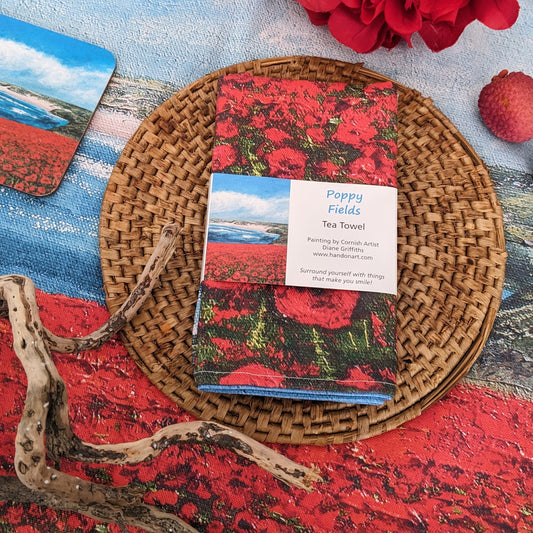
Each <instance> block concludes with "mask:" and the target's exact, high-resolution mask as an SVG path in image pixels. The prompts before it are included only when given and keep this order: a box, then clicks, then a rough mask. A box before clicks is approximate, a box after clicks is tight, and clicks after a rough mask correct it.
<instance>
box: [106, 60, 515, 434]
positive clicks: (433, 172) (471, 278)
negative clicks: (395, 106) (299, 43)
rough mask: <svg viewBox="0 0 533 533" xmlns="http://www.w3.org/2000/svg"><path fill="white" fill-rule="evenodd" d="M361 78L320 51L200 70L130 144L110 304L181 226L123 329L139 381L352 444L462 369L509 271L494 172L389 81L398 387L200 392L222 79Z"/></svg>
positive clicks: (436, 391) (178, 397) (194, 406)
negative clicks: (372, 397)
mask: <svg viewBox="0 0 533 533" xmlns="http://www.w3.org/2000/svg"><path fill="white" fill-rule="evenodd" d="M244 71H248V72H251V73H252V74H256V75H262V76H277V77H285V78H296V79H312V80H323V81H343V82H352V83H361V84H367V83H372V82H375V81H382V80H387V79H388V78H386V77H385V76H382V75H380V74H377V73H375V72H372V71H370V70H368V69H365V68H363V67H362V65H360V64H357V65H355V64H349V63H344V62H340V61H332V60H327V59H321V58H316V57H287V58H274V59H267V60H260V61H249V62H246V63H241V64H238V65H233V66H231V67H228V68H224V69H221V70H219V71H217V72H213V73H211V74H208V75H207V76H205V77H203V78H202V79H199V80H198V81H196V82H195V83H193V84H192V85H190V86H188V87H186V88H185V89H183V90H181V91H179V92H178V93H176V94H175V95H173V96H172V97H171V98H170V99H169V100H167V101H166V102H165V103H163V104H162V105H161V106H160V107H159V108H158V109H156V110H155V111H154V112H153V113H152V114H151V115H150V116H149V117H148V118H146V119H145V120H144V121H143V123H142V124H141V125H140V127H139V129H138V131H137V132H136V133H135V135H134V136H133V137H132V138H131V139H130V140H129V141H128V143H127V145H126V147H125V149H124V151H123V153H122V155H121V156H120V159H119V161H118V162H117V165H116V166H115V168H114V170H113V172H112V175H111V177H110V180H109V185H108V187H107V190H106V192H105V195H104V200H103V205H102V211H101V220H100V254H101V264H102V272H103V277H104V285H105V291H106V296H107V305H108V307H109V310H110V311H111V312H114V311H116V310H117V309H118V307H119V306H120V304H121V303H122V302H123V301H124V300H125V298H126V297H127V295H128V294H129V293H130V292H131V290H132V289H133V287H134V286H135V284H136V283H137V280H138V277H139V275H140V273H141V271H142V269H143V267H144V265H145V263H146V262H147V259H148V257H149V256H150V254H151V253H152V251H153V249H154V246H155V245H156V244H157V241H158V239H159V235H160V233H161V229H162V227H163V226H164V225H165V224H166V223H168V222H176V223H179V224H181V225H183V227H184V231H183V233H184V234H183V237H182V238H181V241H180V244H179V246H178V248H179V249H178V250H177V251H176V253H175V254H174V257H173V258H172V259H171V261H170V263H169V264H168V266H167V268H166V270H165V271H164V273H163V275H162V276H161V281H160V283H159V284H158V285H156V288H155V290H154V291H153V294H152V296H151V297H150V298H149V300H148V301H147V302H146V303H145V304H144V306H143V307H142V309H141V310H140V312H139V313H138V315H137V316H136V317H135V318H134V319H133V320H132V321H131V323H129V324H128V325H127V326H126V328H125V329H124V330H123V332H122V336H123V339H124V342H125V343H126V346H127V348H128V350H129V353H130V354H131V356H132V357H133V359H134V360H135V361H136V362H137V364H138V365H139V366H140V368H141V369H142V370H143V372H144V373H145V374H146V375H147V376H148V378H149V379H150V380H151V381H152V382H153V383H154V384H155V385H156V386H157V387H159V388H160V389H161V390H162V391H163V392H164V393H165V394H166V395H168V396H169V397H170V398H171V399H173V400H174V401H175V402H176V403H177V404H179V405H180V406H181V407H183V408H184V409H185V410H187V411H189V412H190V413H192V414H193V415H195V416H196V417H199V418H201V419H209V420H216V421H218V422H221V423H223V424H226V425H229V426H232V427H234V428H236V429H239V430H241V431H243V432H244V433H246V434H248V435H250V436H252V437H254V438H256V439H258V440H262V441H267V442H283V443H298V444H327V443H341V442H349V441H353V440H356V439H362V438H366V437H370V436H372V435H376V434H379V433H382V432H384V431H387V430H390V429H393V428H395V427H397V426H399V425H400V424H402V423H403V422H406V421H407V420H410V419H413V418H414V417H416V416H418V415H419V414H420V413H421V412H422V411H423V410H424V409H426V408H427V407H429V406H430V405H431V404H433V403H434V402H435V401H436V400H438V399H439V398H441V397H442V396H443V395H444V394H445V393H446V392H447V391H448V390H449V389H450V388H451V387H452V386H453V385H454V384H455V383H456V382H457V381H458V380H459V379H461V378H462V377H463V376H464V375H465V374H466V372H467V371H468V370H469V369H470V367H471V366H472V364H473V362H474V361H475V359H476V358H477V357H478V355H479V353H480V351H481V349H482V347H483V345H484V344H485V341H486V340H487V337H488V335H489V333H490V330H491V327H492V325H493V322H494V318H495V315H496V312H497V309H498V307H499V303H500V298H501V293H502V288H503V281H504V272H505V259H506V253H505V244H504V235H503V223H502V213H501V209H500V205H499V203H498V200H497V198H496V194H495V192H494V189H493V187H492V183H491V180H490V177H489V174H488V172H487V170H486V168H485V166H484V165H483V163H482V161H481V160H480V158H479V157H478V156H477V155H476V153H475V152H474V150H473V149H472V148H471V147H470V146H469V144H468V143H467V142H466V141H465V139H464V138H463V137H462V135H461V134H460V133H459V132H458V131H457V129H456V128H455V127H454V125H453V124H452V123H451V122H450V121H449V120H448V119H447V118H446V117H445V116H444V115H443V114H442V113H441V112H440V111H439V110H437V109H436V108H435V107H434V106H433V104H432V102H431V100H430V99H429V98H425V97H423V96H421V95H420V94H419V93H418V92H417V91H415V90H412V89H409V88H407V87H404V86H401V85H399V84H398V89H399V117H398V119H399V157H398V184H399V204H398V209H399V212H398V267H399V270H398V282H399V289H398V305H397V314H398V357H399V372H398V378H397V383H398V387H397V394H396V397H395V399H394V400H393V401H389V402H387V403H385V404H384V405H383V406H379V407H376V406H371V407H370V406H358V405H355V406H354V405H347V404H340V403H334V402H313V401H299V400H287V399H274V398H262V397H251V396H240V395H223V394H209V393H199V391H198V390H197V389H196V387H195V384H194V380H193V368H192V365H191V331H192V325H193V316H194V310H195V304H196V298H197V290H198V286H199V276H200V266H201V260H202V243H203V237H204V215H205V211H206V203H207V183H208V179H209V175H210V168H211V167H210V161H211V147H212V141H213V134H214V120H215V102H216V87H217V79H218V77H219V76H221V75H224V74H227V73H232V72H244Z"/></svg>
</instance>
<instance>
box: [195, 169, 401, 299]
mask: <svg viewBox="0 0 533 533" xmlns="http://www.w3.org/2000/svg"><path fill="white" fill-rule="evenodd" d="M396 234H397V190H396V189H395V188H394V187H384V186H377V185H360V184H352V183H332V182H320V181H300V180H288V179H280V178H270V177H259V176H236V175H230V174H213V176H212V181H211V190H210V195H209V209H208V227H207V236H206V245H205V254H204V268H203V277H204V278H205V279H214V280H219V281H236V282H240V283H242V282H250V283H269V284H282V285H283V284H285V285H292V286H301V287H317V288H327V289H341V290H357V291H368V292H381V293H387V294H396V286H397V279H396V278H397V259H396V247H397V243H396Z"/></svg>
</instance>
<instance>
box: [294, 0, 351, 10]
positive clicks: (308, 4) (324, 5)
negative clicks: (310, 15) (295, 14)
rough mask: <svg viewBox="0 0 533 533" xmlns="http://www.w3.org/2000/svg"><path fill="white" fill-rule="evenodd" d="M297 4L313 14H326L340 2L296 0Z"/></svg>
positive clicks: (332, 0) (330, 0) (336, 0)
mask: <svg viewBox="0 0 533 533" xmlns="http://www.w3.org/2000/svg"><path fill="white" fill-rule="evenodd" d="M296 1H297V2H298V3H299V4H301V5H302V6H304V7H305V9H308V10H309V11H314V12H315V13H327V12H329V11H333V10H334V9H335V8H336V7H337V6H338V5H339V4H340V3H341V0H296Z"/></svg>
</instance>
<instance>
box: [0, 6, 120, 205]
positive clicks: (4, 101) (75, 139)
mask: <svg viewBox="0 0 533 533" xmlns="http://www.w3.org/2000/svg"><path fill="white" fill-rule="evenodd" d="M114 69H115V58H114V57H113V55H112V54H111V53H110V52H109V51H107V50H104V49H103V48H100V47H98V46H94V45H92V44H90V43H87V42H84V41H80V40H78V39H73V38H71V37H68V36H66V35H62V34H59V33H56V32H53V31H50V30H47V29H44V28H40V27H38V26H34V25H32V24H28V23H26V22H23V21H20V20H17V19H14V18H11V17H7V16H4V15H0V184H1V185H4V186H7V187H12V188H14V189H16V190H19V191H22V192H25V193H27V194H31V195H34V196H47V195H49V194H51V193H53V192H54V191H55V190H56V189H57V187H58V186H59V184H60V183H61V180H62V179H63V177H64V175H65V172H66V170H67V168H68V166H69V164H70V162H71V160H72V158H73V157H74V153H75V152H76V149H77V147H78V145H79V143H80V141H81V139H82V137H83V135H84V133H85V131H86V129H87V126H88V124H89V121H90V120H91V117H92V115H93V113H94V111H95V109H96V107H97V105H98V102H99V101H100V98H101V97H102V94H103V92H104V90H105V88H106V86H107V84H108V83H109V80H110V78H111V76H112V74H113V72H114Z"/></svg>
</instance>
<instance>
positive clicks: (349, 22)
mask: <svg viewBox="0 0 533 533" xmlns="http://www.w3.org/2000/svg"><path fill="white" fill-rule="evenodd" d="M384 24H385V17H384V16H383V15H380V16H379V17H377V18H376V19H374V20H373V21H372V22H371V23H370V24H363V22H361V19H360V18H359V16H358V14H357V13H356V12H355V11H353V10H351V9H349V8H347V7H346V6H344V5H342V4H341V5H340V6H339V7H338V8H337V9H335V11H334V12H333V13H332V14H331V17H330V18H329V21H328V25H329V30H330V32H331V35H333V37H335V39H337V41H339V42H340V43H342V44H344V45H346V46H349V47H350V48H351V49H352V50H355V51H356V52H359V53H360V54H366V53H368V52H372V51H374V50H376V49H377V48H379V47H380V46H381V43H382V42H383V39H384V32H382V31H380V30H381V29H382V27H383V26H384Z"/></svg>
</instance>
